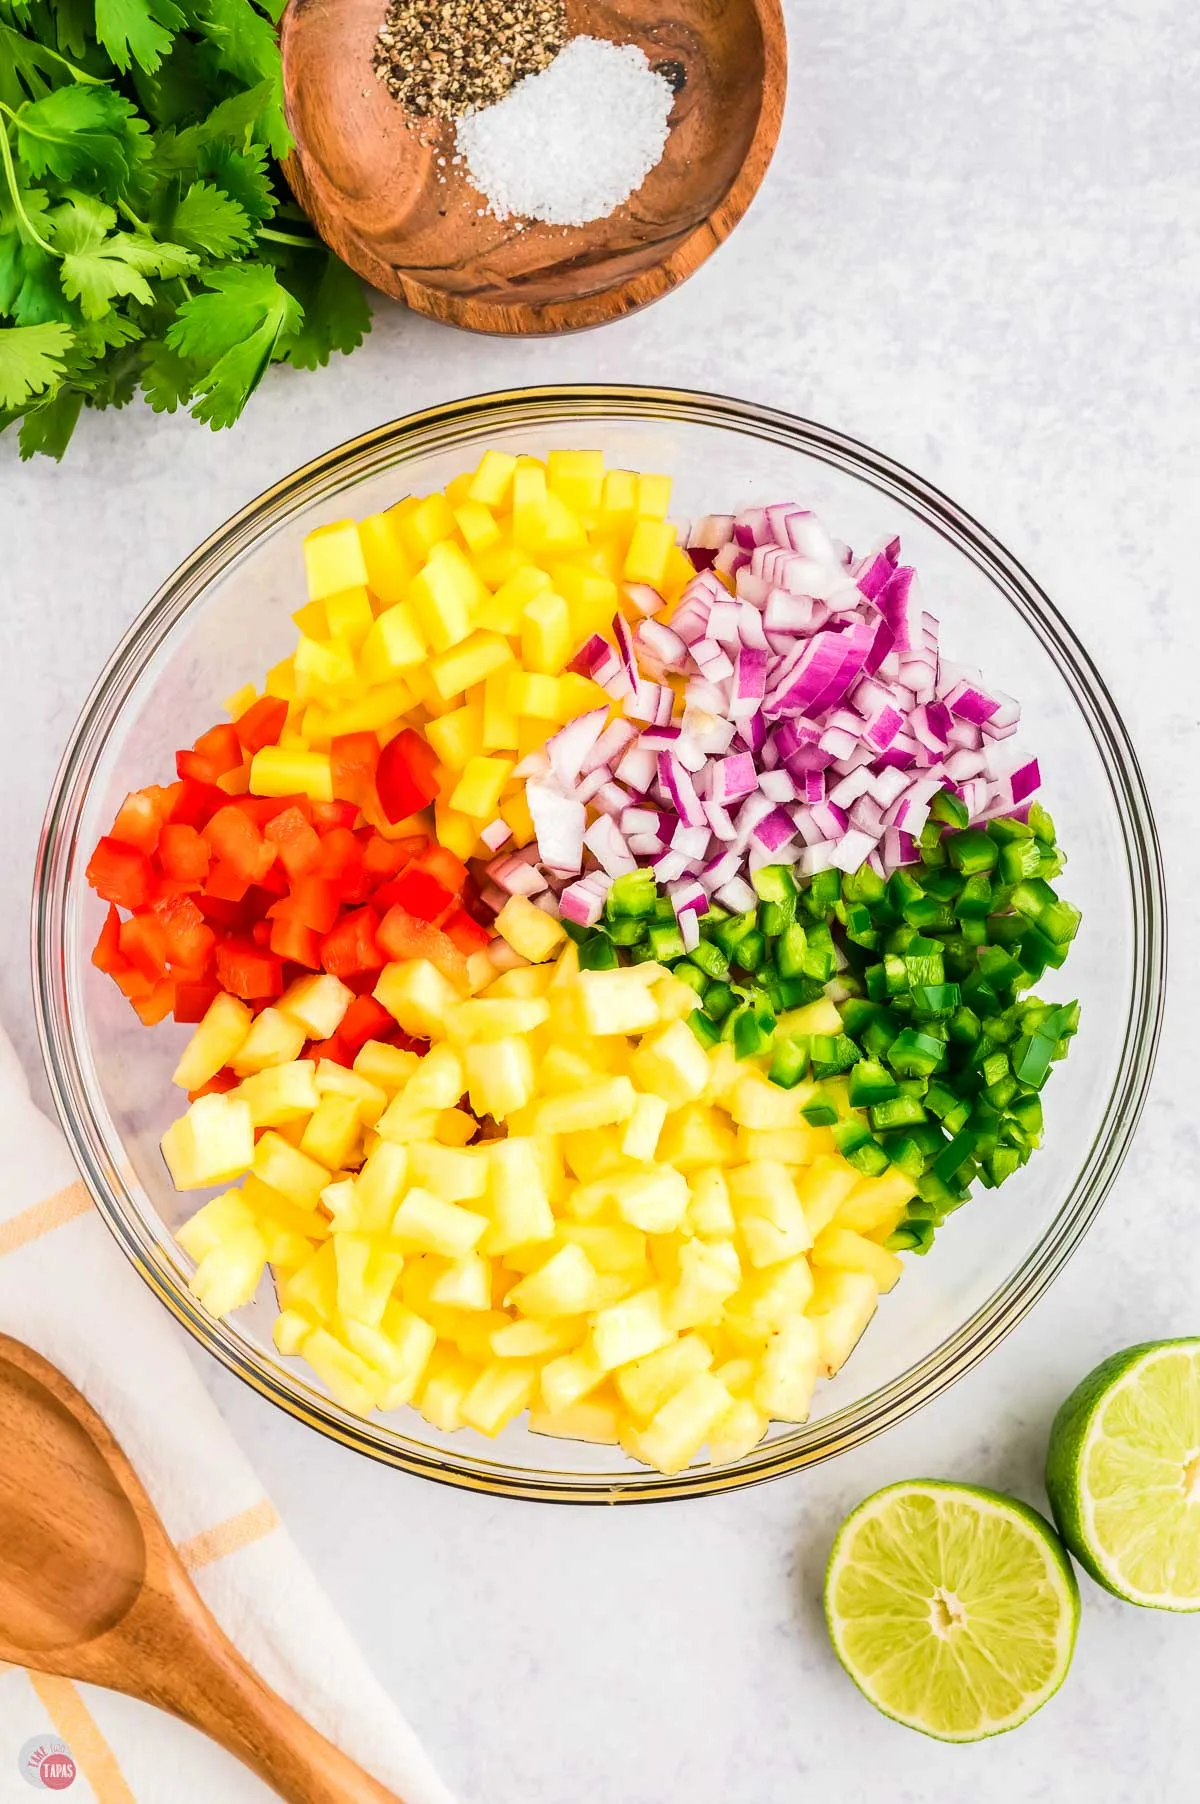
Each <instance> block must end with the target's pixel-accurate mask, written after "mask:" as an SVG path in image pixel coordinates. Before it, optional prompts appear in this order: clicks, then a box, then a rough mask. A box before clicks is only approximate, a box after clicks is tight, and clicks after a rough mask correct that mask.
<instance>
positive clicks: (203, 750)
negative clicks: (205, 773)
mask: <svg viewBox="0 0 1200 1804" xmlns="http://www.w3.org/2000/svg"><path fill="white" fill-rule="evenodd" d="M192 750H193V751H194V752H197V753H198V754H199V755H200V757H202V758H207V759H208V760H209V761H210V763H212V764H214V765H216V766H217V768H218V770H219V771H220V772H221V774H224V772H225V771H227V770H236V769H237V767H238V765H239V764H242V763H244V762H245V760H244V758H243V755H242V746H241V741H240V740H239V739H238V736H237V731H236V729H235V727H234V725H233V723H232V721H228V720H223V721H220V722H218V724H217V725H216V726H215V727H209V729H208V731H207V733H201V735H200V737H199V739H197V740H196V742H195V744H194V745H193V747H192Z"/></svg>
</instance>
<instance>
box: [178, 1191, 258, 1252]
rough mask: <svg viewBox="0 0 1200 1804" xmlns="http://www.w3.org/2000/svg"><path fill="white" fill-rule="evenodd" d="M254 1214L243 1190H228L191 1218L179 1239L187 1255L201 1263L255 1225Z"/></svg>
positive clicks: (185, 1224) (180, 1231)
mask: <svg viewBox="0 0 1200 1804" xmlns="http://www.w3.org/2000/svg"><path fill="white" fill-rule="evenodd" d="M254 1225H255V1224H254V1211H253V1209H251V1208H250V1206H249V1204H248V1203H247V1202H246V1199H245V1197H244V1196H243V1195H242V1193H241V1191H240V1190H225V1191H222V1193H221V1195H220V1196H214V1197H211V1198H210V1199H209V1201H208V1202H207V1203H204V1204H203V1205H202V1206H201V1207H200V1208H199V1209H197V1211H196V1213H195V1214H194V1215H190V1216H189V1217H188V1219H187V1220H186V1221H185V1222H184V1224H183V1226H182V1227H181V1228H177V1229H176V1231H175V1238H176V1240H177V1241H178V1242H179V1244H180V1246H181V1247H182V1248H183V1250H184V1252H185V1253H190V1254H191V1256H192V1258H193V1259H195V1260H197V1261H199V1260H201V1259H204V1258H205V1257H206V1256H207V1255H208V1254H209V1253H212V1252H214V1251H215V1250H216V1248H217V1247H219V1246H220V1245H221V1242H222V1241H223V1240H225V1239H227V1238H228V1237H229V1236H230V1235H233V1234H236V1233H239V1232H240V1231H241V1230H242V1229H243V1228H252V1227H253V1226H254Z"/></svg>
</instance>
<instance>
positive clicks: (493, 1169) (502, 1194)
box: [480, 1135, 554, 1253]
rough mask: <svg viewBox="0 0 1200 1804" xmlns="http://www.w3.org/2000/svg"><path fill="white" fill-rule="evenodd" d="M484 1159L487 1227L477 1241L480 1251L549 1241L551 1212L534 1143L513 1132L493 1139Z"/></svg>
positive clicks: (552, 1222)
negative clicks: (505, 1136)
mask: <svg viewBox="0 0 1200 1804" xmlns="http://www.w3.org/2000/svg"><path fill="white" fill-rule="evenodd" d="M484 1160H485V1172H486V1180H487V1190H486V1203H485V1208H486V1211H487V1215H488V1226H487V1230H486V1232H485V1233H484V1236H483V1239H482V1240H481V1242H480V1246H481V1248H482V1250H483V1251H484V1252H485V1253H507V1252H509V1251H510V1250H511V1249H512V1248H513V1247H521V1246H528V1245H530V1244H531V1243H533V1242H536V1241H542V1240H548V1239H549V1238H550V1236H551V1235H552V1234H553V1232H554V1211H553V1210H552V1208H551V1206H550V1199H549V1196H548V1195H547V1190H546V1180H545V1170H544V1165H543V1160H542V1157H541V1154H540V1152H539V1150H538V1147H537V1145H536V1143H535V1142H534V1141H533V1140H531V1139H527V1138H522V1137H519V1136H512V1135H510V1137H509V1138H508V1139H507V1140H493V1141H491V1142H490V1143H489V1145H488V1147H487V1150H486V1154H485V1155H484Z"/></svg>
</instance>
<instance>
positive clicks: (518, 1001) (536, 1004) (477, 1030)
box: [449, 968, 550, 1043]
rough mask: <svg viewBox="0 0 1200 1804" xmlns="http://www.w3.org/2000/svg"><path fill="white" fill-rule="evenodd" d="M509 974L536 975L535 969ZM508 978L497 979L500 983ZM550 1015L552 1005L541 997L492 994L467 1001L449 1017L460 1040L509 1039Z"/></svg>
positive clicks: (526, 1032)
mask: <svg viewBox="0 0 1200 1804" xmlns="http://www.w3.org/2000/svg"><path fill="white" fill-rule="evenodd" d="M508 977H510V978H512V977H521V978H527V977H533V978H535V981H536V973H535V971H534V970H533V969H532V968H528V969H523V970H521V971H511V972H509V973H508ZM503 981H505V980H504V979H503V978H498V979H497V980H496V982H497V984H499V983H501V982H503ZM549 1018H550V1004H549V1003H548V1002H547V1001H546V1000H545V998H544V997H542V996H530V997H527V998H522V997H519V996H516V995H511V996H498V995H496V994H494V993H493V994H492V995H489V996H486V997H477V998H476V999H475V1000H474V1001H471V1002H464V1003H462V1004H460V1006H459V1007H458V1008H457V1009H455V1011H454V1013H453V1015H452V1016H451V1018H450V1023H449V1029H450V1037H451V1038H452V1039H453V1040H454V1041H456V1042H459V1043H462V1042H466V1041H472V1040H506V1039H508V1038H509V1036H510V1035H513V1034H531V1033H533V1031H534V1029H535V1028H538V1027H540V1026H541V1025H542V1023H543V1022H544V1021H548V1020H549Z"/></svg>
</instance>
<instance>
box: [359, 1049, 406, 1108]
mask: <svg viewBox="0 0 1200 1804" xmlns="http://www.w3.org/2000/svg"><path fill="white" fill-rule="evenodd" d="M418 1062H419V1061H418V1059H417V1055H416V1053H415V1052H409V1051H407V1050H406V1049H405V1048H404V1047H400V1046H389V1045H388V1044H387V1042H386V1041H385V1040H368V1041H367V1043H366V1045H365V1046H364V1047H362V1048H361V1050H360V1052H359V1054H358V1057H357V1058H356V1059H355V1061H354V1069H355V1071H356V1072H357V1073H358V1075H359V1077H362V1078H365V1079H366V1081H367V1082H368V1083H369V1084H377V1085H378V1086H379V1088H380V1089H381V1090H386V1091H387V1093H388V1095H389V1096H390V1095H392V1094H394V1092H395V1091H397V1090H400V1089H403V1087H404V1085H405V1084H406V1083H407V1082H408V1080H409V1078H410V1077H411V1076H412V1074H413V1072H414V1071H415V1070H416V1068H417V1064H418Z"/></svg>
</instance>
